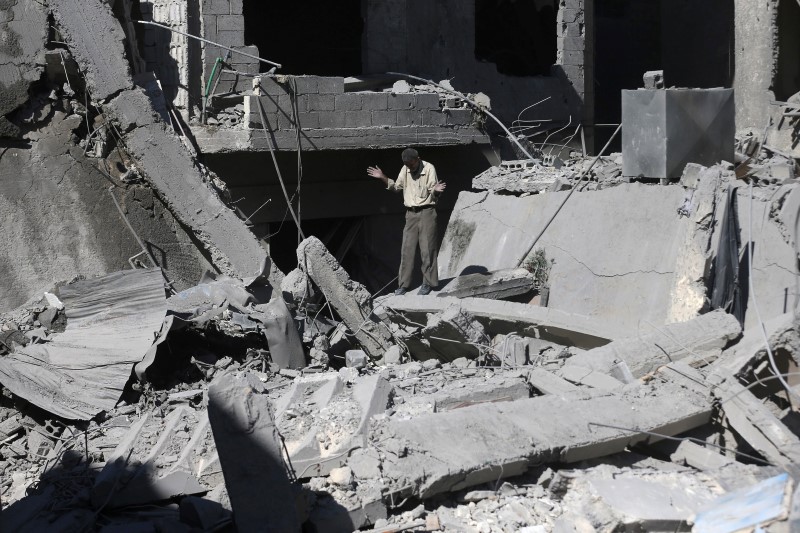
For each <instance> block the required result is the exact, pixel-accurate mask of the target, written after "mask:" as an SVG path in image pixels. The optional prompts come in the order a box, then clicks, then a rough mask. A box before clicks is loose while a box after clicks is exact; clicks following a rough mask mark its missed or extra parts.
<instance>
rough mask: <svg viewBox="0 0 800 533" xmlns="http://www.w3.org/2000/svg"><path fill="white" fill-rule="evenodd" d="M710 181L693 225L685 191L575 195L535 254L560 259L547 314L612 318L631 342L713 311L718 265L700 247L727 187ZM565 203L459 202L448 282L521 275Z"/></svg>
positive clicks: (553, 196) (638, 188) (632, 187)
mask: <svg viewBox="0 0 800 533" xmlns="http://www.w3.org/2000/svg"><path fill="white" fill-rule="evenodd" d="M707 181H708V183H707V185H705V186H704V187H705V188H703V187H701V189H702V190H701V189H698V191H697V192H695V196H694V203H693V205H694V210H693V211H692V212H691V214H690V216H689V217H682V216H680V215H678V213H677V211H676V210H677V208H678V207H680V206H681V205H682V204H683V203H684V199H685V191H684V189H683V187H680V186H666V187H648V186H646V185H644V184H637V183H632V184H622V185H619V186H617V187H613V188H610V189H603V190H599V191H593V192H587V193H585V194H573V195H572V197H571V198H570V200H569V202H567V203H566V204H564V207H563V209H561V211H560V212H559V214H558V216H556V217H555V219H553V221H552V223H551V224H550V225H549V226H548V227H547V231H546V232H544V234H543V235H542V237H541V238H540V239H539V241H538V242H537V243H536V245H535V246H536V248H537V249H541V250H544V251H545V252H546V254H547V257H548V259H554V260H555V264H554V266H553V268H552V269H551V271H550V275H549V278H548V284H549V287H550V292H549V302H548V307H549V308H552V309H556V310H559V311H565V312H569V313H576V314H581V315H585V316H589V317H603V319H605V320H608V321H609V322H610V323H613V324H614V325H615V328H616V329H617V331H619V332H620V334H617V335H612V337H613V338H619V337H622V336H628V335H629V334H630V332H631V331H635V330H636V328H637V325H638V323H639V321H640V320H642V319H645V320H649V321H651V322H653V323H655V324H658V325H661V324H664V323H668V322H675V321H684V320H688V319H690V318H693V317H694V316H696V314H697V313H699V312H700V311H701V310H702V309H703V306H704V305H705V293H706V290H705V284H704V275H705V274H706V264H707V262H708V261H709V260H710V255H709V252H708V248H702V247H701V246H700V244H701V243H702V242H703V241H704V239H705V240H706V241H708V240H709V239H710V238H711V231H712V228H713V226H711V225H710V224H708V221H709V220H712V219H713V212H714V205H716V201H717V200H716V196H717V195H718V194H719V190H718V189H717V186H718V185H719V184H718V183H717V182H716V181H714V180H707ZM566 194H569V193H568V192H555V193H548V194H539V195H532V196H527V197H523V198H517V197H514V196H507V195H498V194H489V193H470V192H462V193H460V194H459V197H458V201H457V203H456V206H455V209H454V211H453V214H452V216H451V217H450V221H449V223H448V228H447V231H446V232H445V236H444V239H443V241H442V246H441V250H440V252H439V277H440V278H447V277H450V276H459V275H461V274H464V273H467V272H470V271H473V270H474V269H484V270H488V271H494V270H499V269H504V268H513V267H516V266H517V265H519V264H520V262H521V261H522V260H523V259H524V256H525V255H526V254H527V253H528V251H529V250H530V248H531V245H532V244H533V241H534V239H535V238H536V236H537V234H538V233H539V232H540V230H541V229H542V228H544V226H545V224H547V223H548V221H549V220H550V218H551V217H552V215H553V214H554V213H555V212H556V210H557V209H558V208H559V206H560V205H561V204H562V202H563V201H564V197H565V195H566ZM614 206H624V207H623V208H619V209H618V208H616V207H614ZM478 228H480V230H478ZM612 235H613V239H611V238H610V236H612ZM681 298H682V299H683V300H682V301H681V300H680V299H681ZM626 333H627V335H626Z"/></svg>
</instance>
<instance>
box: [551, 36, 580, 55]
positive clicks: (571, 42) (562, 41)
mask: <svg viewBox="0 0 800 533" xmlns="http://www.w3.org/2000/svg"><path fill="white" fill-rule="evenodd" d="M556 41H557V45H558V49H559V50H567V51H575V52H583V51H584V50H586V41H585V40H584V39H581V38H580V37H574V36H573V37H558V38H557V39H556Z"/></svg>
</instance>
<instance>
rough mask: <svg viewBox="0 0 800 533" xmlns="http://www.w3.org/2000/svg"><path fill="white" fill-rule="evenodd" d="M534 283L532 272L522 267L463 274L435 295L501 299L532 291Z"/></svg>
mask: <svg viewBox="0 0 800 533" xmlns="http://www.w3.org/2000/svg"><path fill="white" fill-rule="evenodd" d="M534 283H535V280H534V278H533V274H531V273H530V272H529V271H527V270H526V269H524V268H511V269H505V270H497V271H495V272H486V273H478V274H465V275H463V276H458V277H456V278H453V279H452V280H450V281H449V282H448V283H447V284H446V285H445V286H444V287H442V289H441V290H440V291H439V292H438V293H437V296H452V297H454V298H466V297H470V298H489V299H492V300H502V299H503V298H509V297H511V296H517V295H520V294H525V293H526V292H530V291H532V290H533V287H534Z"/></svg>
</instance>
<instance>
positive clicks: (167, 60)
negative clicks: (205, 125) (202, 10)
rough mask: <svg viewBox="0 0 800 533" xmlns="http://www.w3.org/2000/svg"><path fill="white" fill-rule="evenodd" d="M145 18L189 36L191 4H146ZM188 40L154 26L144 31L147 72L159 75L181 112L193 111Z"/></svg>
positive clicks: (175, 0) (167, 0) (163, 0)
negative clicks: (191, 105) (190, 94)
mask: <svg viewBox="0 0 800 533" xmlns="http://www.w3.org/2000/svg"><path fill="white" fill-rule="evenodd" d="M139 7H140V9H141V12H142V18H143V19H144V20H147V21H153V22H158V23H159V24H163V25H165V26H169V27H171V28H175V29H177V30H179V31H182V32H184V33H188V31H189V30H188V19H189V16H188V13H187V2H185V1H180V0H142V1H141V2H140V4H139ZM188 40H189V39H188V37H186V36H184V35H180V34H178V33H173V32H170V31H168V30H165V29H162V28H156V27H154V26H145V27H144V47H143V53H144V60H145V68H146V70H147V71H150V72H155V73H156V75H157V76H158V79H159V81H160V82H161V87H162V89H163V90H164V97H165V98H166V99H167V101H168V102H171V103H172V105H174V106H175V107H176V108H178V109H180V110H185V109H188V107H189V92H188V91H187V89H186V88H187V87H188V86H189V79H190V75H189V69H190V65H189V46H188Z"/></svg>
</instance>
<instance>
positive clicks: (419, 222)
mask: <svg viewBox="0 0 800 533" xmlns="http://www.w3.org/2000/svg"><path fill="white" fill-rule="evenodd" d="M417 245H419V250H420V253H421V255H422V278H423V279H424V280H425V283H427V284H428V285H430V286H431V287H436V286H437V285H439V265H438V263H437V256H438V254H439V246H438V243H437V242H436V208H434V207H428V208H426V209H421V210H419V211H416V212H415V211H412V210H407V211H406V226H405V228H404V229H403V247H402V249H401V250H400V274H399V276H398V279H397V284H398V285H399V286H400V287H404V288H406V289H409V288H411V283H412V282H411V278H412V273H413V271H414V259H415V258H416V255H417Z"/></svg>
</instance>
